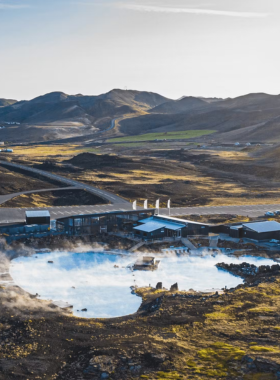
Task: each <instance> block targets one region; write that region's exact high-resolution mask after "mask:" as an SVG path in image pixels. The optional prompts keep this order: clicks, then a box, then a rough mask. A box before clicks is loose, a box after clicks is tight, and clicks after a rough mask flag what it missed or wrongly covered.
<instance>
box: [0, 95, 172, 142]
mask: <svg viewBox="0 0 280 380" xmlns="http://www.w3.org/2000/svg"><path fill="white" fill-rule="evenodd" d="M167 100H168V99H167V98H165V97H163V96H161V95H158V94H154V93H151V92H140V91H123V90H117V89H116V90H112V91H110V92H108V93H106V94H102V95H98V96H84V95H81V94H78V95H67V94H65V93H63V92H52V93H49V94H46V95H42V96H39V97H37V98H35V99H32V100H30V101H21V102H16V103H14V104H11V105H6V106H4V107H2V108H1V109H0V122H1V123H4V122H17V123H20V124H21V126H20V127H17V126H11V127H10V126H8V125H7V128H5V130H3V131H1V138H2V139H4V140H7V141H12V142H18V141H21V142H22V141H24V142H25V141H48V140H58V139H67V138H74V137H80V136H88V135H94V133H96V132H102V131H104V130H106V129H110V126H111V122H112V119H115V118H119V117H123V116H125V115H141V114H144V113H146V112H147V111H148V110H149V109H151V108H153V107H156V106H158V105H160V104H162V103H164V102H166V101H167ZM19 129H20V133H17V132H16V131H17V130H19Z"/></svg>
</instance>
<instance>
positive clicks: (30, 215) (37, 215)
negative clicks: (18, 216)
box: [25, 210, 51, 226]
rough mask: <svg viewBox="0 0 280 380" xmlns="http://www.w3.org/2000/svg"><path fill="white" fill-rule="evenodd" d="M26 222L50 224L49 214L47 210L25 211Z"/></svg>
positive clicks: (29, 223) (30, 223)
mask: <svg viewBox="0 0 280 380" xmlns="http://www.w3.org/2000/svg"><path fill="white" fill-rule="evenodd" d="M25 217H26V224H27V225H28V226H31V225H33V224H38V225H50V223H51V215H50V213H49V211H47V210H45V211H44V210H43V211H26V212H25Z"/></svg>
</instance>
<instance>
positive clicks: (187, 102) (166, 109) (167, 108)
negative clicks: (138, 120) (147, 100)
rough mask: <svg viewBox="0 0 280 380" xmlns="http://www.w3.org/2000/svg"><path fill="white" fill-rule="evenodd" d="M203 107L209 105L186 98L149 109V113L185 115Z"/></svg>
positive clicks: (189, 97)
mask: <svg viewBox="0 0 280 380" xmlns="http://www.w3.org/2000/svg"><path fill="white" fill-rule="evenodd" d="M204 107H209V104H208V103H207V102H205V101H204V100H201V99H198V98H194V97H192V96H188V97H184V98H181V99H179V100H170V101H168V102H165V103H163V104H160V105H159V106H157V107H154V108H153V109H151V110H150V112H152V113H164V114H175V113H186V112H188V111H193V110H197V109H199V108H204Z"/></svg>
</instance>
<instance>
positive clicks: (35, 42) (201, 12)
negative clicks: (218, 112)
mask: <svg viewBox="0 0 280 380" xmlns="http://www.w3.org/2000/svg"><path fill="white" fill-rule="evenodd" d="M0 36H1V37H0V52H1V56H0V75H1V76H0V79H1V80H0V98H11V99H17V100H23V99H26V100H28V99H31V98H34V97H36V96H39V95H42V94H45V93H48V92H52V91H63V92H65V93H68V94H78V93H82V94H85V95H98V94H101V93H105V92H107V91H110V90H112V89H113V88H120V89H133V90H139V91H142V90H145V91H152V92H157V93H160V94H162V95H164V96H166V97H169V98H172V99H178V98H180V97H182V96H190V95H191V96H205V97H235V96H239V95H243V94H247V93H250V92H266V93H270V94H279V93H280V81H279V67H280V49H279V37H280V1H279V0H246V1H244V0H47V1H46V0H0Z"/></svg>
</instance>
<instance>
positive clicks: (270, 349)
mask: <svg viewBox="0 0 280 380" xmlns="http://www.w3.org/2000/svg"><path fill="white" fill-rule="evenodd" d="M250 349H251V350H252V351H255V352H278V351H279V350H277V349H275V348H273V347H265V346H251V347H250Z"/></svg>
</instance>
